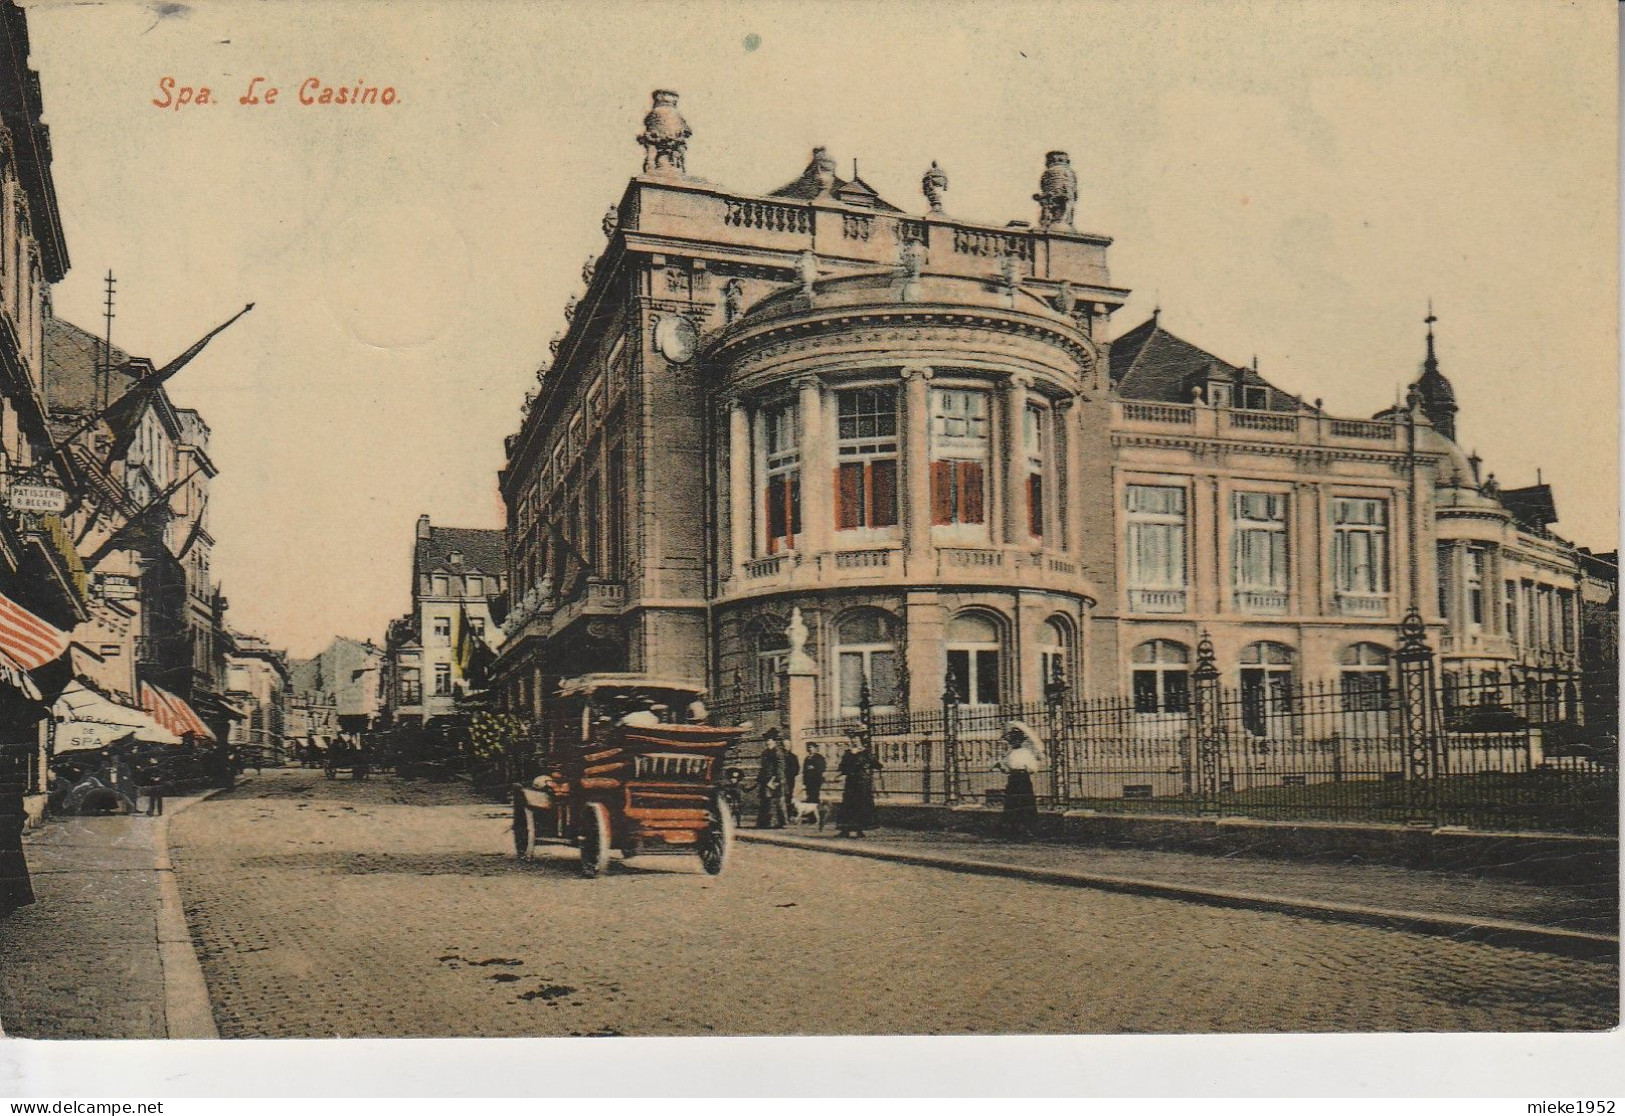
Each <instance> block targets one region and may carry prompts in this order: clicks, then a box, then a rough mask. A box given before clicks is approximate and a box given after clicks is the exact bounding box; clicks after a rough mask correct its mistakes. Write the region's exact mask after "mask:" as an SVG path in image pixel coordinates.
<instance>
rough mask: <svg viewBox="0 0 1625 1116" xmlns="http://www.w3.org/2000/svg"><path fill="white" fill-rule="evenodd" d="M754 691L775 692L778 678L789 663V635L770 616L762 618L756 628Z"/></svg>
mask: <svg viewBox="0 0 1625 1116" xmlns="http://www.w3.org/2000/svg"><path fill="white" fill-rule="evenodd" d="M755 644H756V692H757V693H759V694H776V693H778V691H779V679H780V678H781V677H782V676H783V675H784V671H785V669H786V668H787V667H788V666H789V665H790V637H789V636H787V635H785V634H784V626H783V625H782V624H779V623H777V622H776V621H774V620H772V619H771V618H769V619H767V620H764V621H763V622H762V623H761V625H759V626H758V628H757V630H756V638H755Z"/></svg>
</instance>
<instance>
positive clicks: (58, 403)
mask: <svg viewBox="0 0 1625 1116" xmlns="http://www.w3.org/2000/svg"><path fill="white" fill-rule="evenodd" d="M101 359H102V341H101V338H99V337H97V336H96V335H95V334H93V333H91V332H89V331H88V330H84V329H80V328H79V327H78V326H76V325H74V324H73V323H72V322H65V321H63V320H62V319H61V318H46V319H45V390H46V401H45V404H46V406H47V407H48V408H50V409H51V410H52V411H76V412H79V413H81V414H88V413H89V412H90V411H92V410H94V409H95V406H96V403H97V400H96V366H97V365H98V364H100V363H101ZM130 359H131V358H130V354H128V353H126V352H125V351H124V350H122V349H120V348H119V347H118V346H117V345H114V346H113V362H112V363H113V367H114V368H117V367H118V366H119V365H121V364H123V363H125V362H126V361H128V360H130ZM133 383H135V378H134V377H133V376H130V375H129V374H128V373H124V372H114V373H113V383H112V387H111V393H110V394H111V397H112V398H114V399H117V398H119V397H120V396H122V395H123V394H124V393H125V392H126V391H128V390H129V388H130V385H131V384H133Z"/></svg>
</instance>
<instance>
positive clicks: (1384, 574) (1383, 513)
mask: <svg viewBox="0 0 1625 1116" xmlns="http://www.w3.org/2000/svg"><path fill="white" fill-rule="evenodd" d="M1332 591H1333V593H1334V594H1335V599H1336V603H1337V611H1338V612H1341V613H1343V614H1344V615H1353V616H1383V615H1386V614H1387V613H1388V501H1386V500H1383V499H1380V498H1368V497H1351V496H1339V497H1336V498H1335V499H1333V500H1332Z"/></svg>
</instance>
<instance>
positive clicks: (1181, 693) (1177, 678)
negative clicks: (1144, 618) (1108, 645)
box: [1131, 639, 1191, 713]
mask: <svg viewBox="0 0 1625 1116" xmlns="http://www.w3.org/2000/svg"><path fill="white" fill-rule="evenodd" d="M1132 659H1133V664H1134V665H1133V671H1132V675H1131V681H1132V682H1133V684H1134V712H1136V713H1185V712H1187V711H1189V709H1190V707H1191V675H1190V669H1191V668H1190V661H1191V652H1190V648H1188V647H1186V646H1185V645H1184V644H1183V643H1175V642H1173V641H1172V640H1168V639H1152V640H1147V641H1146V642H1144V643H1142V644H1140V645H1139V646H1138V647H1136V648H1135V649H1134V654H1133V656H1132Z"/></svg>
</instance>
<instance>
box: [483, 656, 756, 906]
mask: <svg viewBox="0 0 1625 1116" xmlns="http://www.w3.org/2000/svg"><path fill="white" fill-rule="evenodd" d="M703 693H704V691H703V690H702V689H700V688H699V687H697V686H692V685H688V684H686V683H682V682H669V681H661V680H659V679H652V678H646V677H643V676H641V675H631V674H589V675H583V676H581V677H579V678H572V679H568V680H566V681H564V682H563V683H561V685H560V687H559V689H558V691H557V693H556V694H555V695H554V696H553V697H552V698H551V699H549V701H548V703H547V712H546V715H545V716H544V718H543V721H542V726H541V734H540V736H541V738H540V739H539V740H537V742H536V753H535V763H536V767H537V768H538V771H537V772H536V774H535V777H534V778H531V779H529V781H527V782H522V783H519V784H516V785H515V786H514V788H513V844H514V852H515V854H516V855H517V856H518V857H519V858H520V859H521V860H529V859H531V858H532V857H533V856H534V854H535V849H536V846H537V845H539V844H563V845H574V846H577V847H578V848H580V850H581V874H582V875H584V876H586V877H588V878H592V877H594V876H597V875H598V874H599V873H600V872H602V871H604V869H605V868H607V867H608V865H609V854H610V851H611V850H612V849H615V850H619V851H620V853H621V855H622V856H623V857H632V856H637V855H639V854H646V853H697V854H698V855H699V858H700V863H701V865H702V866H703V867H704V868H705V870H706V871H707V872H708V873H710V874H711V875H713V876H714V875H717V874H718V873H720V872H721V871H722V870H723V868H724V867H725V866H726V865H727V863H728V856H729V853H730V851H731V850H732V848H733V835H734V818H733V812H732V811H731V810H729V809H728V808H727V806H726V805H725V804H724V802H723V800H722V795H721V791H720V787H719V785H718V784H719V781H720V780H721V778H722V766H723V761H724V759H725V757H726V756H727V753H728V749H729V748H730V747H731V746H732V745H733V743H734V742H735V741H736V740H737V739H738V738H739V737H740V736H742V735H743V734H744V732H745V729H743V728H721V727H718V726H715V725H709V724H705V723H704V710H703V706H702V705H701V704H700V698H701V697H702V696H703ZM527 774H528V772H527Z"/></svg>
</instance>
